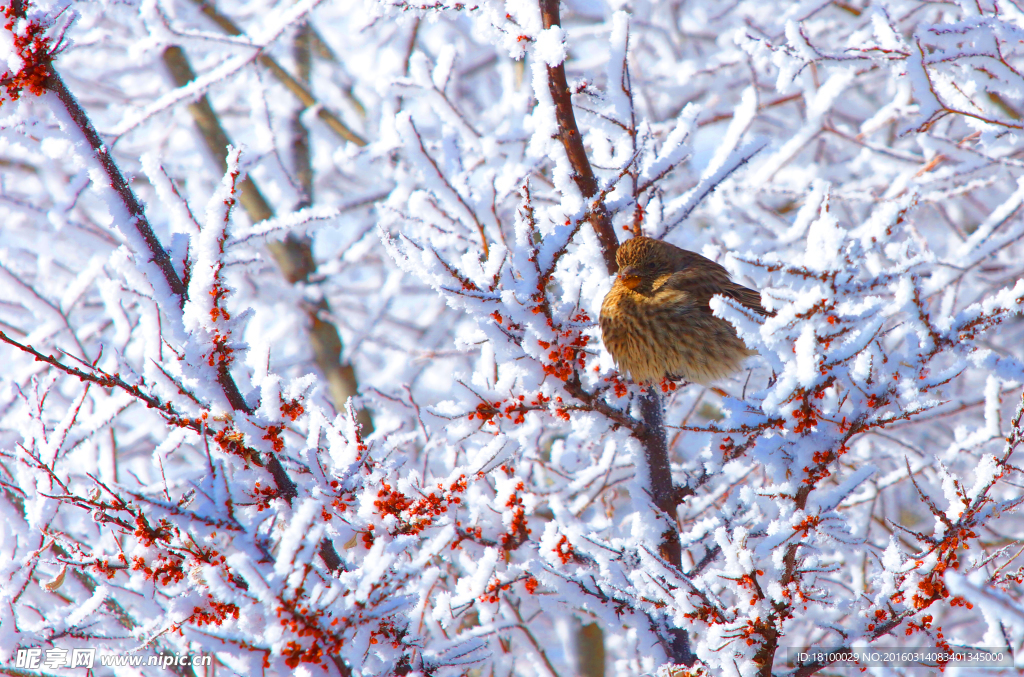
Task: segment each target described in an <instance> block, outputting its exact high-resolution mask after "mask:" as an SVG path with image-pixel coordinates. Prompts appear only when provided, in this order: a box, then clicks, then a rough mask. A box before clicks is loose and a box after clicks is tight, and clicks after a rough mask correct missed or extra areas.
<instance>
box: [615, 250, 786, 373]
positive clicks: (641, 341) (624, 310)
mask: <svg viewBox="0 0 1024 677" xmlns="http://www.w3.org/2000/svg"><path fill="white" fill-rule="evenodd" d="M615 262H616V263H617V264H618V267H619V274H618V277H617V278H616V279H615V282H614V283H613V284H612V288H611V289H610V290H609V291H608V294H607V295H606V296H605V297H604V302H603V303H602V304H601V316H600V325H601V337H602V339H603V341H604V345H605V348H607V350H608V352H609V353H610V354H611V356H612V357H613V358H614V359H615V363H616V365H617V366H618V368H619V371H620V372H624V373H626V374H628V375H629V377H630V378H632V380H633V381H634V382H635V383H637V384H656V383H660V382H661V381H662V379H664V378H669V379H670V380H673V381H674V380H678V379H685V380H686V381H689V382H691V383H698V384H701V385H708V384H709V383H711V382H712V381H716V380H718V379H722V378H725V377H727V376H730V375H732V374H733V373H735V372H737V371H739V370H740V368H741V367H742V365H743V361H744V360H745V359H746V358H748V357H750V356H751V355H755V354H756V351H754V350H751V349H750V348H748V347H747V346H746V344H744V343H743V340H742V339H740V337H739V336H737V335H736V330H735V329H734V328H733V326H732V325H731V324H729V323H728V322H726V321H725V320H723V319H721V318H718V317H715V316H714V315H713V314H712V312H711V307H710V306H709V305H708V302H709V301H710V300H711V297H713V296H715V295H716V294H722V295H724V296H728V297H730V298H733V299H736V300H737V301H739V302H740V303H741V304H742V305H743V306H745V307H747V308H749V309H751V310H753V311H754V312H756V313H759V314H761V315H768V314H769V313H768V311H766V310H765V309H764V308H763V307H762V306H761V293H760V292H759V291H756V290H754V289H749V288H747V287H744V286H742V285H740V284H737V283H735V282H733V281H732V280H731V279H730V278H729V273H728V271H726V269H725V268H723V267H722V266H720V265H719V264H717V263H715V262H714V261H712V260H711V259H707V258H705V257H703V256H701V255H700V254H696V253H694V252H691V251H687V250H685V249H680V248H679V247H676V246H675V245H672V244H669V243H668V242H663V241H661V240H655V239H652V238H649V237H643V236H636V237H633V238H631V239H629V240H627V241H625V242H624V243H622V245H621V246H620V247H619V249H618V251H617V252H616V254H615Z"/></svg>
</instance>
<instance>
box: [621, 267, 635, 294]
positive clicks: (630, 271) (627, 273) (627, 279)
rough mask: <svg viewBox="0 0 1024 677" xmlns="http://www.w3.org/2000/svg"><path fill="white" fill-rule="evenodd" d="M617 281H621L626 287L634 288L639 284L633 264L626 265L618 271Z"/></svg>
mask: <svg viewBox="0 0 1024 677" xmlns="http://www.w3.org/2000/svg"><path fill="white" fill-rule="evenodd" d="M619 282H621V283H622V284H623V285H624V286H625V287H626V288H627V289H636V288H637V287H639V286H640V276H639V275H638V274H637V272H636V268H634V267H633V266H626V267H625V268H623V269H622V270H620V271H619Z"/></svg>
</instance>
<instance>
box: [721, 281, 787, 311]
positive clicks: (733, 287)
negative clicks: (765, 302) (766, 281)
mask: <svg viewBox="0 0 1024 677" xmlns="http://www.w3.org/2000/svg"><path fill="white" fill-rule="evenodd" d="M721 293H722V294H724V295H725V296H728V297H730V298H734V299H736V300H737V301H739V302H740V303H742V304H743V305H744V306H746V307H747V308H750V309H751V310H753V311H754V312H755V313H760V314H761V315H773V314H774V313H769V312H768V311H767V310H765V309H764V307H762V306H761V292H759V291H757V290H756V289H750V288H749V287H744V286H743V285H741V284H736V283H735V282H729V285H728V286H727V287H726V288H724V289H722V291H721Z"/></svg>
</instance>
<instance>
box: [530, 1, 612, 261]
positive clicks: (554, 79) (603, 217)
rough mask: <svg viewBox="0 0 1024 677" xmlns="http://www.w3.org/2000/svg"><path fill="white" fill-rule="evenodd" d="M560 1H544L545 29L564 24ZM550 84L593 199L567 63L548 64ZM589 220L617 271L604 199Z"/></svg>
mask: <svg viewBox="0 0 1024 677" xmlns="http://www.w3.org/2000/svg"><path fill="white" fill-rule="evenodd" d="M558 3H559V0H540V13H541V18H542V19H543V21H544V28H551V27H552V26H560V25H561V21H562V20H561V18H560V16H559V13H558ZM548 87H549V89H550V90H551V98H552V99H554V102H555V117H556V118H557V119H558V139H559V140H560V141H561V142H562V145H563V146H564V147H565V152H566V154H567V155H568V156H569V162H570V163H571V164H572V168H573V175H572V178H573V181H575V182H576V185H577V186H578V187H579V189H580V192H581V193H583V196H584V197H586V198H588V199H590V198H593V197H595V196H596V195H597V193H598V190H599V186H598V182H597V177H596V176H595V175H594V169H593V168H592V167H591V166H590V159H589V158H588V157H587V151H586V149H585V148H584V147H583V137H582V136H581V135H580V130H579V128H578V127H577V126H576V116H575V114H574V113H573V111H572V94H571V93H570V92H569V83H568V82H567V81H566V79H565V63H564V62H563V63H560V64H558V65H557V66H553V67H552V66H548ZM587 220H588V221H589V222H590V225H591V226H593V228H594V232H595V233H597V239H598V240H599V241H600V243H601V253H602V254H603V255H604V263H605V266H607V267H608V273H609V274H611V273H615V272H617V271H618V269H619V267H618V265H617V264H616V263H615V252H616V251H617V250H618V248H619V241H618V239H617V238H616V237H615V229H614V227H613V226H612V217H611V214H609V213H608V208H607V207H606V206H605V204H604V200H597V201H596V202H595V203H594V204H593V205H591V207H590V211H589V212H588V214H587Z"/></svg>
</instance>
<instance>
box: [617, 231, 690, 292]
mask: <svg viewBox="0 0 1024 677" xmlns="http://www.w3.org/2000/svg"><path fill="white" fill-rule="evenodd" d="M679 253H682V250H681V249H679V248H678V247H676V246H675V245H671V244H668V243H667V242H662V241H661V240H653V239H651V238H649V237H634V238H631V239H629V240H626V241H625V242H623V243H622V245H621V246H620V247H619V250H618V251H617V252H616V253H615V262H616V263H617V264H618V266H619V283H621V284H622V285H623V286H625V287H626V288H628V289H632V290H634V291H637V292H639V293H644V291H645V290H650V289H651V287H652V286H653V285H654V281H655V280H657V279H658V278H659V277H661V276H662V275H667V274H670V273H673V272H675V271H677V270H680V267H681V266H680V263H681V261H680V258H681V257H680V256H679Z"/></svg>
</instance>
